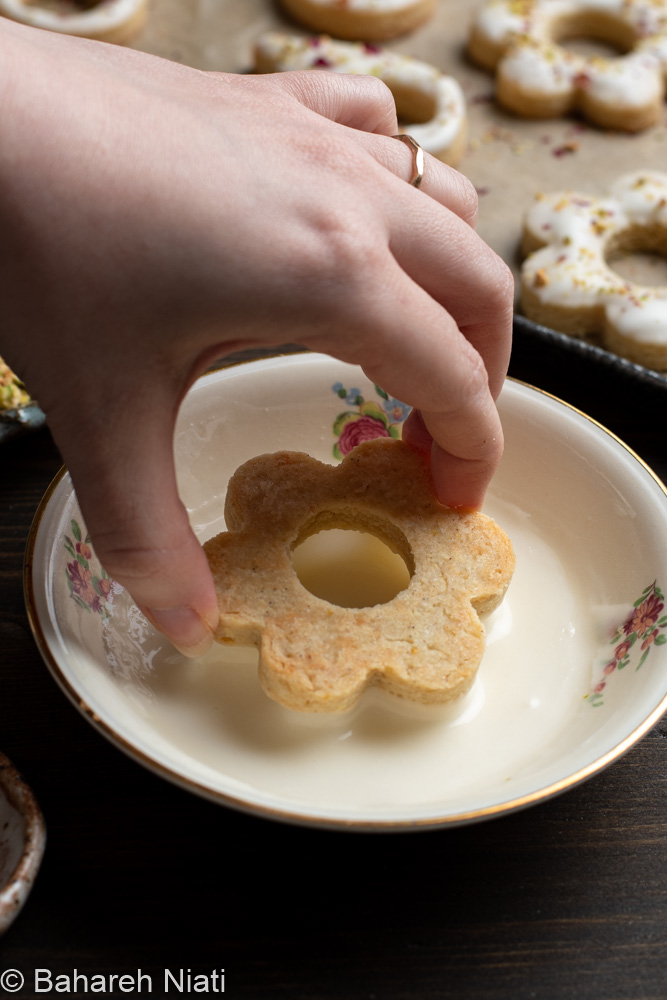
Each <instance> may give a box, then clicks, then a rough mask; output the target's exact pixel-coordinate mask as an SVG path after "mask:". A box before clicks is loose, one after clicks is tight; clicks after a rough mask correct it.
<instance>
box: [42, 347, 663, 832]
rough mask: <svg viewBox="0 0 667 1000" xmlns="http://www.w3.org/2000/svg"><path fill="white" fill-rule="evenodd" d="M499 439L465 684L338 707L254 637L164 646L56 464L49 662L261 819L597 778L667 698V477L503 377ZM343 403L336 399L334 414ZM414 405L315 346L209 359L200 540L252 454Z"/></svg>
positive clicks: (185, 422)
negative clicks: (487, 601) (101, 552)
mask: <svg viewBox="0 0 667 1000" xmlns="http://www.w3.org/2000/svg"><path fill="white" fill-rule="evenodd" d="M499 406H500V410H501V415H502V419H503V424H504V428H505V434H506V451H505V455H504V458H503V461H502V463H501V466H500V469H499V470H498V472H497V475H496V477H495V479H494V481H493V484H492V487H491V490H490V492H489V496H488V500H487V503H486V507H485V509H486V511H487V512H488V513H490V514H491V515H492V516H493V517H494V518H495V519H496V520H497V521H498V522H499V523H500V524H501V526H502V527H503V528H504V529H505V530H506V531H507V533H508V534H509V535H510V537H511V538H512V541H513V543H514V547H515V550H516V556H517V568H516V573H515V575H514V578H513V581H512V583H511V585H510V589H509V592H508V595H507V597H506V598H505V601H504V603H503V606H502V607H501V608H500V609H499V610H498V611H496V612H495V613H494V615H493V616H492V617H491V619H490V620H489V621H488V622H487V650H486V653H485V656H484V659H483V661H482V665H481V667H480V671H479V675H478V678H477V680H476V682H475V684H474V686H473V688H472V690H471V691H470V692H469V694H467V695H466V696H465V697H464V698H463V699H461V700H459V701H457V702H454V703H452V704H451V705H449V706H445V707H439V708H430V707H428V708H427V707H421V708H417V707H416V706H410V705H408V704H406V703H404V702H401V701H399V700H398V699H394V698H392V697H390V696H388V695H384V696H381V695H380V694H378V693H375V692H373V691H370V692H367V694H366V695H364V697H363V699H362V700H361V702H360V703H359V705H358V706H357V708H356V709H355V710H354V711H353V712H351V713H348V714H346V715H345V716H336V717H326V718H322V717H321V716H316V717H311V716H303V715H300V714H296V713H293V712H290V711H288V710H286V709H284V708H281V707H280V706H279V705H277V704H275V703H274V702H272V701H270V700H269V699H268V698H267V697H266V696H265V695H264V694H263V692H262V690H261V688H260V686H259V683H258V680H257V675H256V669H255V665H256V653H255V651H254V650H247V649H228V648H223V647H218V646H216V647H215V649H214V650H213V651H212V652H211V653H209V654H207V656H206V657H203V658H202V659H201V660H199V661H186V660H185V659H184V658H183V657H181V656H179V655H178V654H176V653H174V651H173V650H172V649H171V648H170V647H169V646H168V644H166V643H165V642H164V641H163V640H162V638H161V637H160V635H159V634H158V633H156V632H155V631H154V629H152V627H151V626H150V625H148V624H147V622H146V621H145V619H143V617H142V616H141V614H140V613H139V612H138V610H137V608H136V607H135V606H134V605H133V604H132V602H131V601H130V600H129V599H128V596H127V594H126V593H124V592H122V591H121V590H120V589H119V588H118V587H117V586H116V585H115V584H113V583H111V582H110V581H108V580H106V579H105V578H104V576H103V574H102V571H101V568H100V566H99V563H98V562H97V560H96V558H95V555H94V553H93V552H92V551H91V550H90V549H89V547H88V545H87V542H86V529H85V527H84V526H83V523H82V518H81V514H80V511H79V508H78V506H77V501H76V497H75V495H74V493H73V490H72V486H71V482H70V480H69V477H68V476H67V475H66V474H64V473H63V474H61V476H60V477H59V478H58V479H57V480H56V481H55V483H54V484H52V487H51V489H50V490H49V492H48V494H47V495H46V497H45V498H44V501H43V503H42V505H41V507H40V510H39V512H38V514H37V516H36V519H35V524H34V527H33V531H32V534H31V538H30V542H29V550H28V573H27V603H28V608H29V611H30V614H31V620H32V624H33V629H34V633H35V636H36V639H37V642H38V644H39V646H40V649H41V651H42V654H43V656H44V658H45V660H46V663H47V664H48V666H49V668H50V669H51V671H52V673H53V675H54V677H55V678H56V680H57V681H58V683H59V684H60V685H61V687H62V688H63V690H64V691H65V692H66V693H67V695H69V697H70V698H71V699H72V701H73V702H74V704H75V705H76V706H77V708H78V709H79V710H80V711H81V712H82V713H83V714H84V716H85V717H86V718H87V719H88V720H89V721H90V722H91V723H92V724H93V725H94V726H96V727H97V728H98V729H99V730H100V731H101V732H102V733H104V734H105V735H106V736H107V737H109V738H110V739H111V740H112V741H113V742H114V743H115V744H116V745H117V746H118V747H120V748H121V749H122V750H124V751H126V752H127V753H129V754H130V755H131V756H132V757H134V758H136V759H138V760H139V761H141V762H142V763H144V764H146V765H147V766H149V767H150V768H152V769H153V770H155V771H157V772H158V773H159V774H162V775H163V776H164V777H166V778H168V779H170V780H173V781H175V782H177V783H179V784H181V785H184V786H185V787H186V788H189V789H191V790H192V791H194V792H197V793H199V794H202V795H205V796H207V797H209V798H211V799H214V800H217V801H219V802H222V803H225V804H228V805H233V806H236V807H238V808H241V809H245V810H249V811H251V812H255V813H259V814H261V815H264V816H269V817H274V818H279V819H284V820H289V821H293V822H300V823H306V824H312V825H322V826H330V827H344V828H354V829H370V830H375V829H409V828H417V827H422V828H423V827H438V826H443V825H447V824H457V823H466V822H471V821H475V820H480V819H484V818H487V817H491V816H495V815H499V814H502V813H506V812H509V811H511V810H515V809H519V808H522V807H525V806H528V805H530V804H532V803H534V802H538V801H540V800H543V799H545V798H547V797H548V796H551V795H554V794H556V793H558V792H561V791H563V790H565V789H567V788H569V787H571V786H573V785H575V784H576V783H577V782H580V781H582V780H584V779H586V778H589V777H590V776H591V775H593V774H594V773H595V772H597V771H599V770H600V769H601V768H603V767H604V766H606V765H607V764H609V763H610V762H611V761H613V760H614V759H615V758H617V757H618V756H619V755H620V754H621V753H623V752H624V751H625V750H627V749H628V748H629V747H630V746H632V744H633V743H635V742H636V741H637V740H638V739H639V738H640V737H641V736H642V735H644V734H645V733H646V732H647V731H648V730H649V729H650V728H651V727H652V726H653V725H654V724H655V723H656V722H657V720H658V719H659V717H660V716H661V714H662V713H663V712H664V711H665V709H666V708H667V645H666V642H665V640H666V639H667V616H665V615H664V609H663V608H662V607H661V605H662V603H663V601H662V596H661V594H662V592H661V590H660V587H664V586H665V581H667V547H666V546H665V545H664V544H663V541H664V538H665V537H666V536H667V503H666V502H665V487H664V486H663V485H662V484H661V483H660V481H659V480H657V479H656V477H655V476H654V475H653V473H652V472H651V471H650V470H649V469H648V468H647V467H646V466H645V465H644V464H643V463H642V462H641V460H640V459H639V458H637V456H636V455H634V454H633V453H632V452H631V451H629V450H628V449H627V448H626V447H625V446H624V445H623V444H622V443H621V442H620V441H619V440H618V439H617V438H615V437H614V436H613V435H612V434H610V433H609V432H607V431H606V430H604V429H603V428H602V427H600V426H599V425H598V424H597V423H595V422H594V421H592V420H591V419H589V418H588V417H586V416H585V415H583V414H582V413H579V412H578V411H576V410H574V409H572V408H571V407H569V406H567V405H566V404H564V403H562V402H560V401H559V400H557V399H554V398H553V397H551V396H549V395H546V394H544V393H542V392H540V391H538V390H536V389H533V388H531V387H529V386H526V385H523V384H520V383H516V382H512V381H508V382H507V384H506V386H505V388H504V390H503V392H502V395H501V398H500V402H499ZM342 414H343V416H341V415H342ZM405 415H406V409H405V408H404V407H402V406H401V404H399V403H397V402H396V401H395V400H390V399H386V398H384V396H383V395H382V394H381V393H380V392H378V391H377V389H376V388H375V387H374V386H373V385H372V384H371V383H370V382H369V381H368V379H366V378H365V376H364V375H363V374H362V372H361V371H360V370H359V369H358V368H355V367H353V366H350V365H346V364H343V363H340V362H337V361H334V360H332V359H330V358H328V357H324V356H321V355H314V354H303V355H291V356H286V357H280V358H273V359H266V360H262V361H256V362H251V363H247V364H242V365H238V366H235V367H230V368H226V369H222V370H220V371H217V372H214V373H211V374H208V375H206V376H205V377H203V378H202V379H201V380H199V381H198V382H197V384H196V385H195V386H194V387H193V389H192V390H191V392H190V393H189V395H188V396H187V398H186V400H185V402H184V404H183V407H182V411H181V414H180V417H179V421H178V427H177V434H176V444H175V450H176V458H177V464H178V469H179V482H180V487H181V493H182V497H183V500H184V502H185V503H186V505H187V507H188V509H189V510H190V512H191V519H192V523H193V525H194V527H195V530H196V531H197V533H198V535H199V536H200V537H201V539H202V540H205V539H206V538H208V537H210V536H211V535H212V534H215V533H217V532H218V531H220V530H222V529H223V527H224V519H223V505H224V497H225V490H226V484H227V482H228V479H229V477H230V475H231V474H232V472H233V471H234V470H235V469H236V468H237V466H238V465H240V464H241V463H242V462H244V461H246V460H247V459H248V458H250V457H251V456H253V455H256V454H259V453H264V452H270V451H275V450H278V449H289V450H296V451H305V452H308V453H310V454H311V455H313V456H314V457H316V458H319V459H321V460H323V461H330V462H335V461H336V460H337V458H338V456H339V454H340V451H341V449H342V450H343V451H344V450H345V448H346V447H349V446H350V444H351V443H352V441H353V440H354V439H355V436H356V438H359V437H364V436H368V435H370V434H378V433H380V434H387V433H391V434H396V433H399V432H400V426H401V423H402V421H403V419H404V418H405Z"/></svg>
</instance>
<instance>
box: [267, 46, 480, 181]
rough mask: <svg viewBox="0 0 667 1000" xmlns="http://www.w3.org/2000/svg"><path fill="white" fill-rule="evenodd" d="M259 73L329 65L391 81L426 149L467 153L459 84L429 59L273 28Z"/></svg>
mask: <svg viewBox="0 0 667 1000" xmlns="http://www.w3.org/2000/svg"><path fill="white" fill-rule="evenodd" d="M255 68H256V70H257V72H259V73H275V72H281V71H285V70H303V69H326V70H332V71H333V72H335V73H360V74H365V75H367V76H377V77H378V78H379V79H380V80H382V81H383V82H384V83H386V84H387V86H388V87H389V89H390V90H391V92H392V94H393V95H394V100H395V101H396V110H397V112H398V116H399V118H400V119H401V120H402V121H404V122H406V123H409V124H405V125H404V126H403V127H402V128H401V131H402V132H407V133H409V134H410V135H411V136H412V137H413V138H414V139H415V141H416V142H418V143H419V145H420V146H421V147H422V149H425V150H426V152H428V153H431V154H432V155H433V156H437V157H438V158H439V159H441V160H444V162H445V163H448V164H449V165H450V166H455V165H456V164H457V163H458V162H459V160H460V159H461V157H462V156H463V153H464V151H465V145H466V137H467V118H466V105H465V98H464V96H463V91H462V90H461V87H460V85H459V83H458V82H457V81H456V80H455V79H454V78H453V77H451V76H446V75H445V74H444V73H442V72H441V71H440V70H439V69H436V68H435V67H434V66H430V65H429V64H428V63H425V62H421V61H420V60H418V59H412V58H410V57H409V56H404V55H401V54H400V53H398V52H392V51H389V50H388V49H382V48H378V47H377V46H375V45H368V44H365V43H361V42H338V41H335V40H333V39H331V38H328V37H327V36H315V37H303V36H302V35H287V34H283V33H280V32H269V33H267V34H265V35H262V36H261V37H260V38H259V39H258V41H257V43H256V45H255Z"/></svg>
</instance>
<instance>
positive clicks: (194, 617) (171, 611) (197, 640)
mask: <svg viewBox="0 0 667 1000" xmlns="http://www.w3.org/2000/svg"><path fill="white" fill-rule="evenodd" d="M141 610H142V611H143V613H144V614H145V615H146V617H147V618H148V620H149V621H150V622H152V623H153V625H155V628H156V629H158V630H159V631H160V632H162V633H163V634H164V635H166V637H167V638H168V639H169V641H170V642H171V643H173V645H174V646H176V649H178V651H179V652H180V653H183V655H184V656H189V657H191V658H194V657H196V656H203V655H204V653H205V652H206V651H207V650H208V649H209V648H210V646H211V643H212V642H213V630H212V629H211V627H210V626H209V625H208V624H207V623H206V622H205V621H204V620H203V618H202V617H201V615H199V614H198V613H197V612H196V611H195V610H194V609H193V608H142V609H141Z"/></svg>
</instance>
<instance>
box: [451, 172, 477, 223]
mask: <svg viewBox="0 0 667 1000" xmlns="http://www.w3.org/2000/svg"><path fill="white" fill-rule="evenodd" d="M451 176H452V177H453V178H455V181H454V182H455V184H456V187H457V200H458V203H459V214H460V217H461V218H462V219H463V221H464V222H467V223H468V225H469V226H472V227H473V228H474V227H475V225H476V223H477V214H478V211H479V196H478V194H477V189H476V188H475V185H474V184H473V183H472V181H471V180H469V178H468V177H466V176H465V174H462V173H460V172H459V171H458V170H453V169H452V172H451Z"/></svg>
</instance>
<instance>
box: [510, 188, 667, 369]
mask: <svg viewBox="0 0 667 1000" xmlns="http://www.w3.org/2000/svg"><path fill="white" fill-rule="evenodd" d="M538 248H541V249H538ZM523 249H524V252H525V253H527V254H529V256H528V257H527V259H526V260H525V261H524V264H523V267H522V270H521V309H522V311H523V312H524V313H525V315H526V316H527V317H528V318H529V319H532V320H534V321H535V322H537V323H542V324H543V325H544V326H547V327H551V328H552V329H554V330H560V331H562V332H563V333H567V334H570V335H572V336H574V337H589V336H591V335H595V336H596V337H598V338H599V339H600V341H601V343H602V344H603V346H604V347H606V348H607V349H608V350H610V351H613V352H614V353H616V354H619V355H621V356H622V357H624V358H628V359H629V360H630V361H634V362H636V363H637V364H641V365H645V366H646V367H647V368H655V369H657V370H659V371H667V287H665V286H651V285H638V284H635V283H633V282H631V281H627V280H626V279H625V278H622V277H621V276H620V275H618V274H616V273H615V272H614V271H613V270H612V269H611V268H610V267H609V265H608V264H607V259H608V257H609V255H610V254H612V253H614V252H618V251H631V250H645V251H646V250H652V251H657V252H660V253H662V254H667V174H662V173H657V172H650V171H637V172H635V173H632V174H628V175H626V176H624V177H621V178H620V179H619V180H617V181H616V182H615V184H614V185H613V186H612V188H611V191H610V194H609V196H608V197H602V198H598V197H594V196H592V195H588V194H580V193H577V192H573V191H560V192H556V193H554V194H543V195H538V197H537V199H536V201H535V203H534V205H533V206H532V208H531V209H530V210H529V212H528V213H527V216H526V220H525V226H524V238H523Z"/></svg>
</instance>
